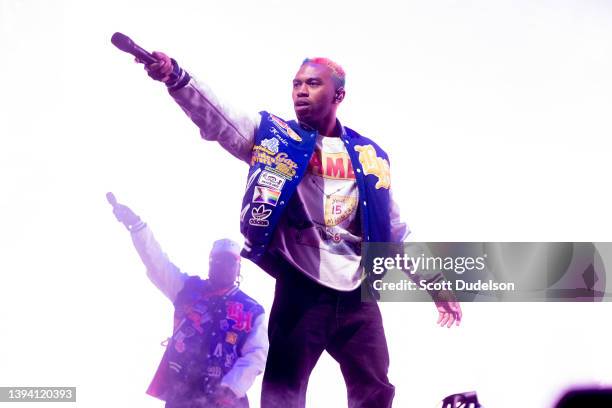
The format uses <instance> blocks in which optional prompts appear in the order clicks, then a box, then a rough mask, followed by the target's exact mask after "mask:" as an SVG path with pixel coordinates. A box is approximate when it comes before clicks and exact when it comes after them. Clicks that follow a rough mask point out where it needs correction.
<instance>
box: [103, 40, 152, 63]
mask: <svg viewBox="0 0 612 408" xmlns="http://www.w3.org/2000/svg"><path fill="white" fill-rule="evenodd" d="M111 42H112V43H113V45H114V46H115V47H117V48H119V49H120V50H121V51H123V52H127V53H128V54H132V55H133V56H135V57H136V58H138V59H139V60H141V61H142V62H144V63H145V64H147V65H148V64H153V63H154V62H157V59H156V58H155V57H154V56H153V55H151V54H150V53H149V52H148V51H146V50H145V49H143V48H141V47H140V46H139V45H138V44H136V43H135V42H134V41H132V39H131V38H130V37H128V36H127V35H125V34H122V33H119V32H117V33H115V34H113V36H112V37H111Z"/></svg>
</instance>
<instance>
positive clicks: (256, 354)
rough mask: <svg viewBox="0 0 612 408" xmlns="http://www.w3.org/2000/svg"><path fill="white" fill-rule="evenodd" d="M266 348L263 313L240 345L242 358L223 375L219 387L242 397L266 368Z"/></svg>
mask: <svg viewBox="0 0 612 408" xmlns="http://www.w3.org/2000/svg"><path fill="white" fill-rule="evenodd" d="M268 347H269V343H268V327H267V324H266V316H265V313H262V314H260V315H259V316H257V318H256V319H255V322H254V324H253V330H252V331H251V333H250V334H249V337H248V338H247V339H246V341H245V342H244V344H243V345H242V350H241V351H242V356H241V357H239V358H238V359H237V360H236V362H235V363H234V366H233V367H232V369H231V370H230V371H229V372H228V373H227V374H225V376H224V377H223V379H222V380H221V385H223V386H226V387H229V388H230V389H231V390H232V391H233V392H234V394H236V396H237V397H238V398H242V397H244V396H245V395H246V392H247V391H248V389H249V388H251V386H252V385H253V382H255V378H256V377H257V376H258V375H259V374H261V373H263V371H264V369H265V367H266V358H267V357H268Z"/></svg>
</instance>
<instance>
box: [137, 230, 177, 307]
mask: <svg viewBox="0 0 612 408" xmlns="http://www.w3.org/2000/svg"><path fill="white" fill-rule="evenodd" d="M132 242H133V243H134V247H135V248H136V251H137V252H138V255H140V259H142V262H143V263H144V264H145V266H146V267H147V276H148V277H149V279H150V280H151V282H153V284H154V285H155V286H157V288H158V289H159V290H161V291H162V293H163V294H164V295H166V297H167V298H168V299H170V301H171V302H173V303H174V300H175V299H176V295H177V294H178V293H179V292H180V291H181V289H183V285H184V284H185V280H186V279H187V278H188V275H187V274H185V273H182V272H181V271H180V270H179V268H178V267H177V266H176V265H174V264H173V263H172V262H170V260H169V259H168V256H167V255H166V254H165V253H164V252H163V251H162V249H161V247H160V246H159V243H158V242H157V240H156V239H155V237H154V236H153V232H151V230H150V229H149V227H148V226H145V227H144V228H142V229H140V230H138V231H135V232H133V233H132Z"/></svg>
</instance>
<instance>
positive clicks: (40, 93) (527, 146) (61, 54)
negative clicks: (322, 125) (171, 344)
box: [0, 0, 612, 408]
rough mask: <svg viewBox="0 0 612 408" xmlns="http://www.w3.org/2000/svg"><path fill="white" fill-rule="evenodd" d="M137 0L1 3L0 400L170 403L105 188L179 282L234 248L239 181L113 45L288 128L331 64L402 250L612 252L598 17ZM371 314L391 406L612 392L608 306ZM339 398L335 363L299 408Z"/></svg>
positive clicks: (168, 314) (603, 50)
mask: <svg viewBox="0 0 612 408" xmlns="http://www.w3.org/2000/svg"><path fill="white" fill-rule="evenodd" d="M126 3H127V2H120V1H116V0H106V1H97V2H91V1H53V2H49V1H43V0H41V1H34V0H29V1H27V0H21V1H19V0H0V79H1V85H0V266H1V270H0V385H2V386H13V385H14V386H18V385H22V386H27V385H29V386H35V385H39V386H52V385H53V386H77V387H78V403H77V405H78V406H81V407H108V406H138V407H161V406H162V403H161V402H159V401H157V400H155V399H154V398H152V397H149V396H147V395H145V393H144V391H145V389H146V387H147V385H148V382H149V380H150V379H151V377H152V375H153V372H154V370H155V368H156V367H157V364H158V361H159V358H160V357H161V355H162V352H163V348H162V347H161V346H160V345H159V342H160V341H162V340H163V339H164V338H165V337H167V336H168V335H169V334H170V330H171V325H172V307H171V304H170V302H169V301H168V300H167V299H165V298H164V297H163V295H162V294H161V293H159V292H158V291H157V290H156V288H155V287H154V286H153V285H152V284H151V283H150V282H149V281H148V280H147V278H146V276H145V273H144V267H143V266H142V265H141V263H140V260H139V258H138V256H137V255H136V253H135V251H134V250H133V248H132V246H131V242H130V239H129V235H128V233H127V232H126V231H125V230H124V229H123V227H122V226H121V225H120V224H119V223H117V222H116V221H115V219H114V217H113V215H112V213H111V209H110V206H109V205H108V204H107V203H106V200H105V197H104V194H105V193H106V192H107V191H113V192H114V193H115V194H116V196H117V198H118V199H119V200H120V201H121V202H124V203H126V204H128V205H130V206H131V207H132V208H133V209H134V210H135V211H137V212H138V213H139V214H140V215H141V216H142V217H143V219H145V220H146V221H147V222H148V223H149V225H150V226H151V227H152V228H153V230H154V231H155V233H156V236H157V237H158V239H159V241H160V242H161V243H162V246H163V247H164V249H165V250H166V252H168V253H169V254H170V256H171V259H173V260H174V262H175V263H176V264H177V265H179V266H180V267H181V268H182V269H183V271H186V272H188V273H192V274H196V273H201V274H202V273H205V272H206V264H207V256H208V251H209V249H210V245H211V243H212V241H213V240H215V239H217V238H220V237H223V236H226V237H230V238H234V239H236V240H240V235H239V232H238V218H239V210H240V208H239V207H240V200H241V193H242V187H243V183H244V177H245V175H246V171H247V167H246V166H245V165H244V164H243V163H240V162H238V161H237V160H236V159H234V158H232V157H231V156H230V155H229V154H228V153H226V152H225V151H223V150H222V149H221V148H220V147H219V146H217V145H215V144H213V143H209V142H204V141H201V140H200V139H199V135H198V132H197V129H196V128H195V126H194V125H193V124H192V123H191V122H190V121H189V120H188V119H187V118H186V117H185V115H184V114H183V112H182V111H181V110H180V109H179V108H178V107H177V106H176V105H175V104H174V102H173V101H172V100H171V98H170V97H169V96H168V95H167V93H166V92H165V90H164V87H163V85H161V84H159V83H156V82H154V81H152V80H150V79H149V78H148V77H147V76H146V75H145V73H144V72H143V70H142V67H141V66H138V65H136V64H134V63H133V62H132V58H131V57H130V56H129V55H127V54H124V53H121V52H120V51H118V50H117V49H115V48H114V47H113V46H112V45H111V43H110V37H111V35H112V34H113V32H115V31H121V32H124V33H126V34H128V35H130V36H131V37H132V38H134V39H135V40H136V41H137V42H139V43H140V44H141V45H142V46H143V47H145V48H147V49H150V50H162V51H165V52H166V53H167V54H169V55H171V56H172V57H174V58H176V59H177V60H178V61H179V62H180V63H181V65H182V66H184V67H185V68H187V69H188V70H189V71H190V72H191V73H193V74H194V75H195V76H197V77H198V78H199V79H200V80H202V81H206V82H207V83H209V84H210V85H211V87H212V88H213V89H214V90H215V91H216V93H217V94H219V95H220V96H222V97H223V98H224V99H225V100H227V101H229V102H231V103H232V104H233V105H235V106H237V107H239V108H241V109H243V110H244V111H245V112H248V113H252V114H254V113H255V112H257V111H259V110H262V109H266V110H269V111H272V112H275V113H277V114H278V115H279V116H281V117H291V116H292V114H293V112H292V108H291V103H290V86H291V85H290V84H291V79H292V77H293V74H294V73H295V72H296V71H297V69H298V67H299V64H300V62H301V61H302V59H303V58H304V57H307V56H327V57H330V58H332V59H335V60H337V61H338V62H339V63H340V64H342V65H343V66H344V68H345V70H346V72H347V86H346V89H347V97H346V100H345V102H343V104H342V106H341V108H340V110H339V117H340V119H341V120H342V121H343V123H345V124H347V125H349V126H351V127H352V128H354V129H356V130H358V131H360V132H361V133H362V134H364V135H367V136H371V137H373V138H374V139H375V140H376V141H377V142H379V144H380V145H382V146H383V148H385V149H386V150H387V151H389V153H390V155H391V164H392V179H393V180H394V181H393V183H394V189H395V193H396V196H397V197H396V198H397V200H398V201H399V203H400V204H401V206H402V211H403V214H404V217H405V218H406V220H407V221H408V223H409V225H410V226H411V229H412V230H413V231H414V233H413V236H412V239H413V240H421V241H496V240H499V241H581V240H584V241H610V240H611V239H610V230H611V229H612V220H611V217H610V211H609V210H610V208H611V204H612V202H611V199H610V194H609V191H610V187H609V186H610V184H609V174H610V170H611V167H612V165H611V164H610V160H609V151H610V143H609V139H610V137H611V136H612V132H611V130H612V123H611V120H610V117H611V115H610V111H611V108H612V96H611V95H612V79H611V78H612V76H611V73H612V24H610V23H611V17H612V3H610V2H608V1H604V0H548V1H544V0H538V1H533V0H531V1H527V0H524V1H490V0H480V1H477V0H474V1H467V0H465V1H450V0H440V1H420V2H419V1H402V2H389V1H383V0H379V1H376V2H367V3H364V2H341V1H337V2H331V1H318V0H315V1H308V2H294V1H270V0H260V1H256V2H255V1H243V0H238V1H227V2H220V1H215V2H213V1H204V0H199V1H181V2H170V1H166V2H160V1H155V2H153V1H138V2H135V1H131V2H129V4H126ZM243 275H244V276H245V279H244V283H243V286H242V287H243V289H244V290H245V291H246V292H247V293H249V294H250V295H252V296H254V297H256V298H257V299H259V300H260V301H261V302H262V303H263V304H264V305H265V306H266V307H267V308H269V305H270V303H271V300H272V290H273V281H272V279H271V278H269V277H268V276H267V275H265V273H263V272H261V271H260V270H259V269H258V268H256V267H255V266H254V265H252V264H251V263H250V262H248V261H245V262H243ZM609 286H610V285H609ZM381 308H382V311H383V316H384V320H385V327H386V333H387V339H388V344H389V349H390V354H391V368H390V373H389V375H390V379H391V381H392V382H393V383H394V384H395V385H396V387H397V391H396V399H395V406H397V407H405V406H411V407H419V408H421V407H425V408H427V407H434V406H435V405H436V403H437V401H439V400H441V399H442V398H443V397H444V396H446V395H448V394H451V393H454V392H461V391H468V390H476V391H478V394H479V397H480V400H481V402H483V404H484V405H485V406H486V407H492V408H504V407H516V406H521V407H527V408H529V407H534V408H535V407H550V406H551V405H552V404H553V403H554V401H555V399H556V397H557V395H558V394H559V393H560V392H561V390H563V389H564V388H565V387H567V386H569V385H571V384H574V383H580V384H600V383H603V384H610V383H612V372H611V371H610V369H609V367H610V365H611V364H612V356H611V350H610V346H609V345H610V338H611V337H612V335H611V334H610V332H609V320H610V312H612V305H611V304H575V303H574V304H569V303H566V304H526V303H523V304H464V305H463V310H464V321H463V324H462V326H461V327H460V328H454V329H452V330H447V329H441V328H437V327H436V326H435V325H434V323H435V319H436V313H435V310H434V307H433V306H432V305H431V304H407V303H403V304H383V305H381ZM260 382H261V377H260V378H259V379H258V381H257V383H256V384H255V385H254V386H253V388H252V390H251V392H250V393H249V396H250V399H251V402H252V406H253V407H258V406H259V403H258V400H259V391H260ZM345 401H346V396H345V388H344V385H343V382H342V378H341V373H340V370H339V369H338V367H337V365H336V364H335V362H334V361H333V360H332V359H331V358H329V356H327V355H325V356H324V357H323V358H322V359H321V361H320V362H319V364H318V365H317V367H316V368H315V371H314V372H313V374H312V376H311V381H310V387H309V390H308V406H312V407H339V406H345V405H346V402H345ZM27 405H28V404H23V405H19V406H21V407H25V406H27ZM62 405H63V404H62ZM72 405H73V404H72ZM72 405H71V404H66V405H65V406H72ZM36 406H38V405H36ZM58 406H59V404H58Z"/></svg>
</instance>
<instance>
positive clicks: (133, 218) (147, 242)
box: [106, 193, 188, 302]
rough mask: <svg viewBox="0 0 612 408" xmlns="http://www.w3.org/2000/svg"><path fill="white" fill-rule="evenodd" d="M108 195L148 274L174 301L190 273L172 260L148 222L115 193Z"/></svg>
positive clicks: (114, 212)
mask: <svg viewBox="0 0 612 408" xmlns="http://www.w3.org/2000/svg"><path fill="white" fill-rule="evenodd" d="M106 197H107V200H108V202H109V203H110V204H111V205H112V206H113V214H115V217H116V218H117V221H119V222H121V223H123V225H124V226H125V227H126V228H127V229H128V231H130V233H131V236H132V242H133V243H134V247H135V248H136V251H137V252H138V255H140V259H142V262H143V263H144V264H145V266H146V267H147V276H148V277H149V279H150V280H151V282H153V284H154V285H155V286H157V288H158V289H159V290H161V291H162V293H163V294H164V295H166V297H168V299H170V301H171V302H174V299H176V295H177V294H178V293H179V292H180V291H181V289H182V288H183V285H184V283H185V280H186V279H187V277H188V275H186V274H184V273H182V272H181V271H180V270H179V268H178V267H177V266H176V265H174V264H173V263H172V262H170V260H169V259H168V256H167V255H166V254H165V253H164V252H163V251H162V249H161V247H160V245H159V243H158V242H157V240H156V239H155V237H154V236H153V233H152V232H151V230H150V229H149V227H148V226H147V224H146V223H144V222H143V221H142V220H141V219H140V217H139V216H138V215H136V213H134V211H132V209H131V208H129V207H128V206H126V205H123V204H119V203H118V202H117V200H116V199H115V196H114V195H113V193H107V195H106Z"/></svg>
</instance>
